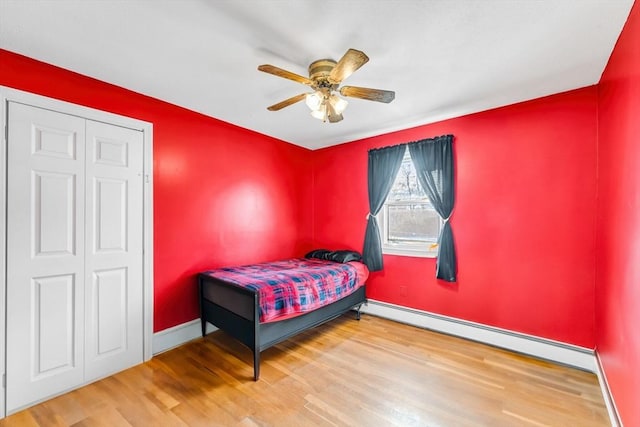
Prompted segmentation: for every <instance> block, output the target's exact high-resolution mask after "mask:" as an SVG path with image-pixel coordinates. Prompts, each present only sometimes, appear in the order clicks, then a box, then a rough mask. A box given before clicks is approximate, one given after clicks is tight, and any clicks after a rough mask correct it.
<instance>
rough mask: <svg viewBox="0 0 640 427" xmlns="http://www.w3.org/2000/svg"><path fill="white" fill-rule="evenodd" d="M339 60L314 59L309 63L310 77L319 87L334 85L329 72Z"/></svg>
mask: <svg viewBox="0 0 640 427" xmlns="http://www.w3.org/2000/svg"><path fill="white" fill-rule="evenodd" d="M336 64H337V62H336V61H334V60H333V59H319V60H317V61H313V62H312V63H311V64H310V65H309V78H310V79H311V80H313V81H314V82H315V83H316V84H317V85H318V87H330V86H333V85H332V84H331V83H329V74H330V73H331V70H333V69H334V68H335V66H336Z"/></svg>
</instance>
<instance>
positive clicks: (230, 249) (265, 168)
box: [0, 50, 312, 331]
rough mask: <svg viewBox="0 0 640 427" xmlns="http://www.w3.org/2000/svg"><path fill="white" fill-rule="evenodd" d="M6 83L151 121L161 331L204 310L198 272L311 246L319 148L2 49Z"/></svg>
mask: <svg viewBox="0 0 640 427" xmlns="http://www.w3.org/2000/svg"><path fill="white" fill-rule="evenodd" d="M0 85H4V86H9V87H12V88H16V89H21V90H25V91H28V92H33V93H37V94H41V95H45V96H49V97H52V98H57V99H62V100H65V101H69V102H73V103H76V104H81V105H85V106H89V107H93V108H97V109H101V110H105V111H109V112H113V113H117V114H121V115H125V116H130V117H135V118H137V119H141V120H145V121H148V122H151V123H153V126H154V128H153V132H154V152H153V155H154V258H155V259H154V275H155V277H154V286H155V289H154V295H155V298H154V300H155V307H154V330H155V331H160V330H163V329H166V328H169V327H171V326H175V325H178V324H181V323H184V322H187V321H190V320H193V319H195V318H197V317H198V316H199V314H198V306H197V292H196V282H195V279H194V277H195V276H194V275H195V273H196V272H198V271H201V270H203V269H206V268H209V267H216V266H221V265H225V264H238V263H248V262H254V261H263V260H270V259H277V258H285V257H291V256H299V255H300V254H302V253H303V252H304V251H305V250H307V249H309V247H310V242H311V227H312V225H311V208H310V193H309V191H308V190H309V188H308V186H309V184H308V183H309V182H310V181H311V178H312V177H311V167H310V165H311V163H310V162H311V154H312V152H311V151H308V150H305V149H302V148H299V147H296V146H293V145H291V144H287V143H284V142H282V141H279V140H276V139H273V138H269V137H267V136H264V135H261V134H258V133H255V132H251V131H248V130H246V129H242V128H239V127H236V126H233V125H230V124H228V123H225V122H221V121H219V120H215V119H212V118H210V117H206V116H203V115H200V114H197V113H194V112H192V111H189V110H186V109H183V108H179V107H176V106H174V105H171V104H168V103H166V102H162V101H159V100H157V99H153V98H149V97H146V96H143V95H140V94H137V93H134V92H131V91H127V90H125V89H122V88H120V87H116V86H113V85H109V84H106V83H103V82H99V81H97V80H93V79H90V78H87V77H84V76H81V75H78V74H75V73H72V72H69V71H66V70H63V69H60V68H57V67H53V66H50V65H47V64H43V63H41V62H37V61H34V60H31V59H28V58H25V57H23V56H20V55H16V54H13V53H10V52H7V51H4V50H0Z"/></svg>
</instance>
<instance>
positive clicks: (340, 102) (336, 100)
mask: <svg viewBox="0 0 640 427" xmlns="http://www.w3.org/2000/svg"><path fill="white" fill-rule="evenodd" d="M329 103H330V104H331V107H333V109H334V111H335V113H336V114H342V113H344V110H346V109H347V105H349V102H347V100H346V99H344V98H340V97H339V96H338V95H335V94H332V95H331V96H330V97H329Z"/></svg>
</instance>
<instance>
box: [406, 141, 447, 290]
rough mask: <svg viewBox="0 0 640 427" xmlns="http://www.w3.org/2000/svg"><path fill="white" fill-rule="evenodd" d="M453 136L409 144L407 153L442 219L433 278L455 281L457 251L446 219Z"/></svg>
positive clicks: (419, 179) (421, 184)
mask: <svg viewBox="0 0 640 427" xmlns="http://www.w3.org/2000/svg"><path fill="white" fill-rule="evenodd" d="M452 143H453V135H445V136H439V137H437V138H433V139H424V140H422V141H416V142H412V143H410V144H409V154H410V155H411V160H412V161H413V165H414V166H415V168H416V172H417V175H418V181H419V182H420V186H421V187H422V189H423V190H424V191H425V193H427V196H429V200H430V201H431V204H432V205H433V207H434V209H435V210H436V212H438V215H440V217H441V218H442V219H443V220H444V226H443V227H442V232H441V233H440V236H439V237H438V258H437V261H436V277H437V278H438V279H442V280H446V281H448V282H455V281H456V250H455V247H454V245H453V231H452V230H451V224H449V217H450V216H451V211H453V204H454V194H453V146H452Z"/></svg>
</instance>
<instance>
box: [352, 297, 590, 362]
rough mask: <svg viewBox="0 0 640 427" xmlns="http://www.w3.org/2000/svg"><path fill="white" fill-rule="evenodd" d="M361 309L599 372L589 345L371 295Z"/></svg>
mask: <svg viewBox="0 0 640 427" xmlns="http://www.w3.org/2000/svg"><path fill="white" fill-rule="evenodd" d="M361 311H362V312H363V313H367V314H371V315H374V316H379V317H384V318H387V319H390V320H395V321H397V322H401V323H406V324H409V325H413V326H418V327H420V328H426V329H431V330H434V331H437V332H442V333H445V334H449V335H455V336H459V337H462V338H466V339H469V340H472V341H478V342H481V343H484V344H490V345H493V346H496V347H501V348H505V349H508V350H511V351H515V352H518V353H523V354H527V355H530V356H535V357H539V358H541V359H546V360H550V361H553V362H556V363H562V364H564V365H569V366H573V367H576V368H580V369H583V370H586V371H589V372H594V373H596V372H597V363H596V358H595V353H594V351H593V350H591V349H588V348H585V347H580V346H575V345H571V344H565V343H561V342H558V341H553V340H548V339H545V338H540V337H536V336H533V335H526V334H521V333H518V332H513V331H508V330H506V329H500V328H495V327H492V326H487V325H483V324H480V323H474V322H469V321H466V320H460V319H456V318H453V317H447V316H442V315H439V314H434V313H429V312H427V311H422V310H415V309H412V308H407V307H402V306H399V305H395V304H389V303H385V302H381V301H376V300H371V299H370V300H368V303H367V304H366V305H365V306H363V307H362V310H361Z"/></svg>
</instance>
